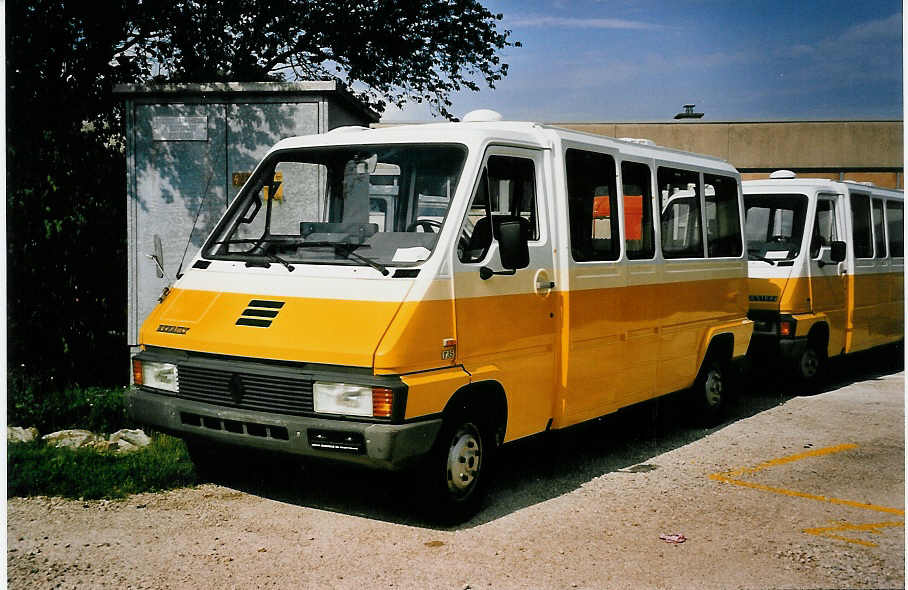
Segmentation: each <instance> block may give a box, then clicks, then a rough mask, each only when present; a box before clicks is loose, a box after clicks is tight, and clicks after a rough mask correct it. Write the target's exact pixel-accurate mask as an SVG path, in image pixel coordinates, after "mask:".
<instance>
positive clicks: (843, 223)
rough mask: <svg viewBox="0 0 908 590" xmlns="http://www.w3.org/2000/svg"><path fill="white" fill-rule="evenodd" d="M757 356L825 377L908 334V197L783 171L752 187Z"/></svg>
mask: <svg viewBox="0 0 908 590" xmlns="http://www.w3.org/2000/svg"><path fill="white" fill-rule="evenodd" d="M743 190H744V207H745V209H746V225H745V234H746V238H747V252H748V257H749V259H750V263H749V264H750V313H749V317H750V318H751V319H753V320H754V321H755V327H754V337H753V341H752V347H753V350H752V351H751V352H752V353H753V356H755V357H756V358H757V359H758V360H759V359H762V358H766V357H771V358H777V357H778V356H781V357H782V358H783V359H784V360H785V361H786V362H788V363H789V366H790V367H791V369H793V371H794V372H795V374H796V375H797V376H799V377H800V378H801V379H804V380H813V379H815V378H816V377H817V376H818V375H819V374H820V373H821V372H822V369H823V366H824V364H825V362H826V360H827V359H828V358H829V357H832V356H836V355H840V354H846V353H850V352H856V351H859V350H865V349H868V348H872V347H875V346H879V345H882V344H888V343H892V342H897V341H900V340H903V339H904V298H905V292H904V269H905V258H904V247H903V239H904V238H903V235H904V226H903V213H904V212H903V193H902V191H899V190H892V189H884V188H880V187H876V186H873V185H870V184H864V183H858V182H834V181H831V180H824V179H815V178H814V179H811V178H797V177H796V175H795V174H794V173H792V172H790V171H787V170H784V171H778V172H775V173H773V174H772V175H771V178H770V179H769V180H752V181H745V182H744V183H743Z"/></svg>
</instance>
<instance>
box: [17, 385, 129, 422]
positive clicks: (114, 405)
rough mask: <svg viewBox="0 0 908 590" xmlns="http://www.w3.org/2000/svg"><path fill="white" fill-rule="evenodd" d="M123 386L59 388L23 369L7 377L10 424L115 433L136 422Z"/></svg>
mask: <svg viewBox="0 0 908 590" xmlns="http://www.w3.org/2000/svg"><path fill="white" fill-rule="evenodd" d="M124 389H125V388H123V387H80V386H69V387H63V388H56V387H53V386H51V385H49V384H47V383H43V382H41V381H39V380H37V379H35V378H33V377H30V376H28V375H25V374H23V373H22V372H16V371H10V374H9V378H8V380H7V390H8V391H7V401H6V411H7V423H8V424H10V425H13V426H24V427H26V428H27V427H29V426H34V427H36V428H37V429H38V431H39V432H40V433H41V434H48V433H50V432H55V431H57V430H63V429H67V428H84V429H86V430H91V431H92V432H103V433H108V434H109V433H111V432H115V431H117V430H119V429H121V428H132V427H134V425H133V424H132V423H131V422H130V420H129V419H128V418H127V416H126V403H125V400H124V397H123V393H124Z"/></svg>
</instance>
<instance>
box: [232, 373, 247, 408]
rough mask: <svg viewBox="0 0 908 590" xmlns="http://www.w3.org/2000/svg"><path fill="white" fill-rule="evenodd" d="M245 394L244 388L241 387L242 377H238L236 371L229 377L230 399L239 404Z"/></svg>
mask: <svg viewBox="0 0 908 590" xmlns="http://www.w3.org/2000/svg"><path fill="white" fill-rule="evenodd" d="M245 394H246V390H245V388H244V387H243V378H242V377H240V375H239V374H238V373H234V374H233V377H231V378H230V399H232V400H233V403H234V404H236V405H240V403H241V402H242V401H243V395H245Z"/></svg>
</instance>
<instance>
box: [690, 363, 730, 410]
mask: <svg viewBox="0 0 908 590" xmlns="http://www.w3.org/2000/svg"><path fill="white" fill-rule="evenodd" d="M729 377H730V375H729V371H728V365H727V363H721V362H718V361H714V360H708V359H707V360H706V361H705V362H704V363H703V367H702V368H701V369H700V374H699V375H697V379H696V380H695V381H694V386H693V387H692V388H691V391H690V396H691V400H690V401H691V403H690V408H691V413H692V415H691V418H692V421H693V422H694V423H695V424H697V425H699V426H714V425H715V424H717V423H718V422H719V421H720V420H721V419H722V416H723V414H724V412H725V407H726V405H727V404H728V396H729V393H728V384H729Z"/></svg>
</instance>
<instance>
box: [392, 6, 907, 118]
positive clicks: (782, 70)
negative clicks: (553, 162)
mask: <svg viewBox="0 0 908 590" xmlns="http://www.w3.org/2000/svg"><path fill="white" fill-rule="evenodd" d="M481 1H482V2H483V4H484V5H485V6H486V7H487V8H489V10H491V11H492V12H493V13H498V12H500V13H502V14H503V15H504V19H503V21H502V23H501V24H500V28H502V29H510V30H511V31H513V34H512V37H513V40H519V41H521V42H522V43H523V47H521V48H514V47H510V48H507V50H506V52H505V53H504V59H505V61H506V62H507V63H508V64H510V73H509V75H508V77H507V78H505V79H504V80H503V81H501V82H500V83H499V84H498V85H497V88H496V89H495V90H488V89H486V90H483V91H482V92H479V93H472V92H462V93H460V94H457V95H455V96H454V97H453V102H454V112H455V113H457V114H458V115H462V114H463V113H466V112H468V111H470V110H473V109H476V108H492V109H495V110H497V111H499V112H501V113H502V114H503V115H504V117H505V118H506V119H510V120H534V121H544V122H596V121H664V120H669V119H671V117H672V116H673V115H674V114H675V113H677V112H678V111H680V110H681V105H682V104H684V103H696V105H697V111H702V112H704V113H705V114H706V116H705V117H704V119H703V120H704V121H784V120H828V119H833V120H835V119H902V118H903V114H902V113H903V104H902V99H903V92H902V5H901V2H898V1H894V0H863V1H861V2H856V1H854V0H851V1H848V2H842V1H832V0H830V1H817V0H801V1H798V0H787V1H776V0H763V1H760V0H750V1H748V0H737V1H734V0H599V1H597V0H577V1H570V0H523V1H521V0H481ZM430 119H431V116H430V114H429V112H428V110H427V109H426V108H425V107H423V106H421V105H409V106H407V107H406V108H405V109H404V110H403V111H398V110H396V109H393V108H389V109H388V110H387V111H386V112H385V114H384V117H383V120H384V121H427V120H430Z"/></svg>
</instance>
